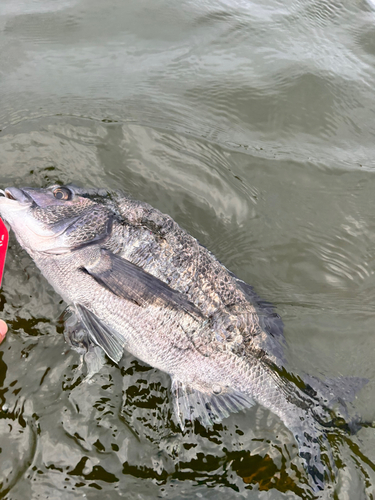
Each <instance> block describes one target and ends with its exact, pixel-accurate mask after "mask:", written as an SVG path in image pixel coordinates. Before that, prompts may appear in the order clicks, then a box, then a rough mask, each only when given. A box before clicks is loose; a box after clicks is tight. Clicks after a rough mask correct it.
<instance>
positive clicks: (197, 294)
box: [0, 185, 334, 489]
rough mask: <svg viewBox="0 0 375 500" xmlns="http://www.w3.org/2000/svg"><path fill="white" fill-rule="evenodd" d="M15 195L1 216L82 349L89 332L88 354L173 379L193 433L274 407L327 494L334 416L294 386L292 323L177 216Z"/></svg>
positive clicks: (91, 195)
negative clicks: (246, 411) (287, 340)
mask: <svg viewBox="0 0 375 500" xmlns="http://www.w3.org/2000/svg"><path fill="white" fill-rule="evenodd" d="M5 193H6V196H5V197H1V198H0V214H1V216H2V217H3V218H4V219H5V220H6V221H7V222H8V223H9V224H10V225H11V227H12V229H13V230H14V232H15V234H16V237H17V239H18V241H19V242H20V244H21V246H22V247H23V248H25V249H26V250H27V252H28V253H29V254H30V255H31V257H32V258H33V260H34V261H35V263H36V265H37V266H38V267H39V269H40V270H41V272H42V273H43V274H44V276H45V277H46V278H47V280H48V281H49V282H50V283H51V285H52V286H53V287H54V289H55V290H56V291H57V293H59V294H60V295H61V296H62V297H63V299H64V300H65V301H66V302H67V303H68V304H69V305H70V307H71V309H72V310H73V311H74V315H75V318H73V320H72V321H71V322H70V326H69V328H70V329H71V333H72V332H73V331H74V328H72V327H71V325H72V324H74V322H76V323H77V325H79V330H80V332H81V334H80V335H81V337H80V339H81V340H79V342H81V341H82V328H83V329H84V330H85V331H86V333H87V339H86V340H85V341H82V342H81V343H82V344H85V345H86V348H87V349H90V346H91V348H92V349H94V347H95V346H96V345H99V346H100V347H101V348H102V349H103V350H104V351H105V352H106V354H107V355H108V356H109V357H110V358H111V359H113V360H114V361H116V362H118V361H119V360H120V358H121V356H122V353H123V350H124V349H126V350H128V351H129V352H130V353H132V354H133V355H134V356H136V357H138V358H139V359H141V360H142V361H144V362H146V363H148V364H150V365H151V366H154V367H156V368H159V369H160V370H163V371H165V372H167V373H169V374H170V375H171V377H172V393H173V396H174V409H175V414H176V418H177V420H178V422H179V424H180V426H181V427H182V428H183V427H184V422H185V420H193V419H195V418H197V419H198V420H200V421H201V422H202V423H203V424H204V425H207V426H208V425H211V424H213V423H216V422H219V421H221V420H222V419H223V418H225V417H227V416H229V414H230V413H231V412H235V411H240V410H242V409H243V408H246V407H250V406H252V404H254V403H255V402H257V403H259V404H261V405H263V406H265V407H266V408H268V409H270V410H271V411H272V412H274V413H275V414H276V415H278V416H279V417H280V418H281V420H282V421H283V422H284V424H285V425H286V426H287V427H288V428H289V429H290V430H291V431H292V432H293V434H294V436H295V438H296V441H297V443H298V446H299V451H300V457H301V459H302V462H303V464H304V466H305V468H306V470H307V472H308V473H309V475H310V480H311V482H312V484H313V486H314V488H316V489H323V488H324V481H325V479H326V478H327V477H328V476H329V475H330V473H331V472H332V469H333V468H334V465H333V463H332V461H331V457H330V449H329V445H328V443H327V440H326V430H327V428H328V427H329V425H330V423H329V422H330V419H331V413H330V409H329V408H327V407H325V405H324V403H323V402H322V399H321V398H320V397H319V394H318V392H315V395H314V394H313V395H311V393H308V392H307V391H305V390H304V388H303V387H302V388H299V387H297V385H295V384H293V383H292V382H290V381H289V380H288V379H287V378H286V377H283V376H282V369H283V366H284V356H283V349H284V337H283V334H282V323H281V320H280V318H279V317H278V316H277V315H276V314H275V312H274V311H273V308H272V307H271V306H270V305H269V304H267V303H264V302H262V301H261V300H260V299H259V298H258V297H257V295H256V294H255V293H254V291H253V290H252V288H251V287H250V286H249V285H247V284H246V283H244V282H243V281H241V280H239V279H238V278H237V277H235V276H234V275H233V274H232V273H231V272H230V271H228V270H227V269H226V268H225V267H224V266H223V265H222V264H221V263H220V262H219V261H218V260H217V259H216V258H215V257H214V256H213V255H212V253H210V252H209V251H208V250H207V249H206V248H204V247H203V246H201V245H200V244H199V243H198V241H197V240H196V239H195V238H193V237H192V236H191V235H189V234H188V233H187V232H186V231H184V230H183V229H182V228H180V227H179V226H178V224H177V223H176V222H175V221H174V220H173V219H172V218H171V217H169V216H168V215H165V214H162V213H161V212H159V211H158V210H156V209H154V208H153V207H151V206H150V205H148V204H147V203H143V202H139V201H136V200H132V199H130V198H129V197H127V196H125V195H124V194H123V193H122V192H119V191H118V192H117V191H111V192H108V191H106V190H102V189H82V188H78V187H76V186H73V185H69V186H62V187H60V186H51V187H49V188H46V189H35V188H22V189H17V188H7V189H6V190H5ZM67 337H68V338H69V334H68V335H67ZM77 338H78V337H77ZM95 348H96V347H95ZM96 349H97V348H96ZM95 366H97V364H96V365H95ZM321 452H323V454H325V455H326V457H328V461H331V464H330V469H331V471H330V470H329V468H327V467H326V466H325V465H324V464H323V463H322V461H321Z"/></svg>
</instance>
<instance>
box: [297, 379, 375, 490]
mask: <svg viewBox="0 0 375 500" xmlns="http://www.w3.org/2000/svg"><path fill="white" fill-rule="evenodd" d="M304 381H305V387H304V388H303V389H302V391H301V392H303V393H305V395H308V396H309V399H310V398H311V399H310V404H308V403H307V401H306V398H305V397H303V396H302V399H305V403H307V405H306V406H309V410H307V409H306V406H305V410H303V406H302V408H300V411H299V412H297V415H294V419H293V420H294V422H293V424H292V425H290V426H288V427H289V428H290V430H291V431H292V432H293V434H294V437H295V439H296V441H297V443H298V448H299V455H300V457H301V460H302V462H303V465H304V468H305V470H306V472H307V473H308V475H309V479H310V484H311V486H312V487H313V489H314V490H315V491H318V490H323V489H324V483H325V481H327V480H331V479H333V478H334V477H335V476H336V474H337V468H336V465H335V462H334V459H333V455H332V449H331V446H330V444H329V442H328V438H327V433H328V432H334V431H335V430H336V431H338V430H339V429H342V430H345V431H347V432H349V433H354V432H356V431H357V430H358V428H359V427H360V425H358V422H359V420H358V418H356V417H354V418H353V417H350V415H349V412H348V407H347V403H350V402H351V401H353V399H354V398H355V395H356V393H357V392H358V391H359V390H360V389H362V387H363V386H364V385H366V383H367V382H368V380H367V379H363V378H357V377H348V378H345V377H339V378H335V379H326V380H325V381H322V380H320V379H318V378H316V377H311V376H306V377H304ZM311 403H312V404H311ZM291 417H292V416H291ZM297 422H298V423H297Z"/></svg>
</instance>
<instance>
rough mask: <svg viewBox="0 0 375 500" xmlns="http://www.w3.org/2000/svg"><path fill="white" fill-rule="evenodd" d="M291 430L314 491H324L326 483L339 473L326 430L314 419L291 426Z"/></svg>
mask: <svg viewBox="0 0 375 500" xmlns="http://www.w3.org/2000/svg"><path fill="white" fill-rule="evenodd" d="M299 423H301V424H302V423H303V420H300V421H299ZM291 430H292V432H293V434H294V438H295V440H296V442H297V445H298V453H299V456H300V459H301V462H302V465H303V467H304V469H305V470H306V472H307V474H308V479H309V483H310V485H311V487H312V489H313V490H314V491H321V490H324V485H325V483H326V482H327V481H329V480H332V479H334V477H335V476H336V473H337V468H336V465H335V462H334V460H333V454H332V449H331V446H330V444H329V442H328V439H327V434H326V430H325V429H324V428H323V427H322V426H321V425H320V424H319V423H318V422H316V421H315V420H314V419H313V418H308V419H306V420H305V425H298V427H296V426H291Z"/></svg>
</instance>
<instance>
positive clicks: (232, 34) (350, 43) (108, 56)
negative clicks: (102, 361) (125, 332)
mask: <svg viewBox="0 0 375 500" xmlns="http://www.w3.org/2000/svg"><path fill="white" fill-rule="evenodd" d="M0 72H1V86H0V89H1V90H0V95H1V107H0V129H1V132H0V159H1V160H0V183H1V186H2V187H4V186H12V185H16V186H22V185H32V186H46V185H48V184H51V183H55V182H62V183H65V182H75V183H78V184H81V185H94V186H103V187H106V188H118V187H121V188H122V189H124V190H126V191H128V192H129V193H131V194H132V196H134V197H136V198H139V199H142V200H145V201H147V202H149V203H151V204H152V205H154V206H156V207H157V208H159V209H160V210H162V211H163V212H166V213H168V214H170V215H171V216H172V217H174V218H175V219H176V221H177V222H178V223H179V224H181V225H182V226H183V227H184V228H185V229H187V230H188V231H189V232H190V233H192V234H193V235H194V236H195V237H196V238H198V239H199V240H200V241H201V243H203V244H204V245H205V246H207V247H208V248H209V249H210V250H211V251H212V252H213V253H214V254H215V255H216V256H217V257H218V258H219V259H220V260H221V261H222V262H223V263H224V264H225V265H226V266H227V267H228V268H229V269H231V270H232V271H233V272H235V273H236V274H237V275H238V276H239V277H240V278H242V279H244V280H245V281H247V282H249V283H251V284H252V285H253V286H254V287H255V289H256V291H257V293H258V294H259V295H260V296H261V297H263V298H264V299H266V300H269V301H271V302H272V303H273V304H275V306H276V307H277V311H278V313H279V314H280V315H281V316H282V318H283V320H284V323H285V336H286V339H287V342H288V351H287V353H286V355H287V359H288V369H289V370H290V371H291V372H294V373H296V374H301V373H303V372H309V373H311V374H313V375H319V376H321V377H336V376H339V375H343V376H359V377H366V378H368V379H369V383H368V384H367V386H366V387H365V388H364V389H363V390H362V392H361V393H360V394H359V396H358V398H357V399H356V400H355V401H354V410H353V411H355V412H357V413H358V414H360V415H361V416H362V418H363V419H364V420H366V421H373V420H375V403H374V398H373V394H374V388H375V364H374V348H375V336H374V329H375V316H374V301H375V276H374V266H375V231H374V230H375V216H374V197H373V193H374V192H375V175H374V173H375V172H374V169H375V146H374V144H375V140H374V139H375V95H374V85H373V82H374V81H375V6H374V4H373V3H372V2H368V3H366V2H364V1H360V0H357V1H351V2H349V1H337V0H334V1H331V2H326V1H323V0H315V1H313V2H311V1H307V0H306V1H302V0H296V1H292V0H289V1H282V2H281V1H280V2H278V1H275V0H271V1H269V2H267V3H265V2H263V1H259V2H257V1H250V0H249V1H247V0H246V1H245V0H242V1H241V0H225V1H224V0H223V1H221V2H213V1H199V2H198V1H197V0H196V1H188V0H186V1H180V2H173V1H171V0H164V1H162V0H161V1H159V2H151V1H147V0H146V1H145V2H136V1H128V2H123V1H120V0H108V1H107V2H100V1H98V0H90V1H89V0H63V1H60V2H55V1H52V0H34V1H26V0H24V1H20V2H17V3H16V4H15V3H14V2H13V1H11V0H2V2H1V6H0ZM72 285H73V284H72ZM0 304H1V308H0V309H1V317H2V318H3V319H4V320H6V321H7V322H8V324H9V326H10V332H9V334H8V336H7V338H6V341H5V342H4V343H3V344H2V345H1V347H0V396H1V400H0V404H1V407H2V411H1V413H0V449H1V456H0V460H1V472H0V488H1V490H0V491H1V493H0V496H1V497H2V498H7V499H9V500H21V499H22V500H23V499H25V498H30V499H37V498H43V499H45V498H53V499H63V500H65V499H69V500H70V499H74V498H83V497H84V498H89V499H97V498H98V499H99V498H100V499H111V500H115V499H117V498H119V499H120V498H129V499H134V498H137V499H142V500H143V499H154V498H174V499H182V498H186V499H189V500H190V499H193V498H194V499H195V498H205V499H211V498H212V499H228V498H249V499H284V498H287V499H289V498H290V499H293V498H312V493H311V491H310V489H309V486H308V484H307V479H306V475H305V473H304V471H303V469H302V466H301V463H300V461H299V458H298V455H297V448H296V445H295V443H294V440H293V437H292V435H291V433H290V432H289V431H288V430H287V429H286V428H285V427H284V426H283V425H282V423H281V422H280V421H279V419H278V418H277V417H276V416H275V415H273V414H272V413H270V412H268V411H266V410H265V409H263V408H261V407H259V406H255V407H254V408H252V409H250V410H248V411H246V412H242V413H240V414H237V415H233V416H231V417H230V418H228V419H226V420H225V421H224V422H223V423H222V425H217V426H215V428H214V430H212V431H206V430H204V429H203V428H201V427H200V426H199V425H195V426H191V427H188V428H187V430H186V431H185V432H184V433H182V432H181V431H180V430H179V429H178V428H177V426H176V424H175V422H174V419H173V416H172V410H171V401H170V395H169V386H170V382H169V377H168V376H167V375H165V374H163V373H161V372H159V371H157V370H155V369H152V368H150V367H148V366H145V365H144V364H142V363H141V362H139V361H137V360H136V359H134V358H133V357H132V356H130V355H127V354H125V356H124V358H123V360H122V361H121V363H120V366H119V367H117V366H115V365H114V364H112V363H111V362H110V361H108V362H107V364H106V365H105V366H104V368H103V369H102V370H101V372H100V373H99V374H98V375H97V376H96V377H95V378H94V379H93V382H92V383H91V384H86V383H84V382H82V379H81V378H77V375H79V374H77V367H78V364H79V356H78V354H77V353H75V352H73V351H71V350H68V348H67V346H66V345H65V344H64V339H63V335H62V330H63V326H62V323H61V321H60V320H59V316H60V314H61V312H62V311H63V310H64V307H65V305H64V304H63V303H62V301H61V299H60V298H59V297H58V296H57V295H56V294H55V293H54V291H53V290H52V289H51V287H50V286H49V285H48V284H47V283H46V281H45V280H44V279H43V278H42V277H41V275H40V272H39V271H38V270H37V269H36V267H35V265H34V264H33V262H32V261H31V259H30V258H29V257H28V256H27V255H26V253H25V252H24V251H22V250H21V249H20V247H19V245H18V244H17V242H16V241H15V238H14V237H13V236H12V237H11V240H10V247H9V253H8V258H7V263H6V270H5V276H4V280H3V287H2V290H1V292H0ZM332 446H333V448H334V454H335V458H336V462H337V466H338V469H339V473H338V478H337V482H336V483H335V484H333V485H330V486H328V488H327V491H326V492H325V493H324V494H323V495H322V498H336V499H340V500H345V499H348V500H349V499H353V498H356V499H373V498H374V490H375V465H374V464H375V436H374V430H373V429H371V428H363V429H361V430H360V431H359V432H358V434H357V435H355V436H348V437H345V436H340V438H339V439H336V440H335V441H334V442H333V443H332Z"/></svg>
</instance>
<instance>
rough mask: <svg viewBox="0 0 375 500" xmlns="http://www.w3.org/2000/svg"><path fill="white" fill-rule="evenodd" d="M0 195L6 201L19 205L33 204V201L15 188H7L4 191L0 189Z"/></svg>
mask: <svg viewBox="0 0 375 500" xmlns="http://www.w3.org/2000/svg"><path fill="white" fill-rule="evenodd" d="M0 194H2V195H3V197H4V198H5V199H6V200H9V201H12V202H13V201H15V202H17V203H20V204H21V205H31V204H32V203H33V200H32V199H31V197H30V196H29V195H28V194H27V193H26V192H25V191H23V190H22V189H19V188H16V187H7V188H5V189H4V190H2V189H0ZM0 199H1V198H0Z"/></svg>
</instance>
